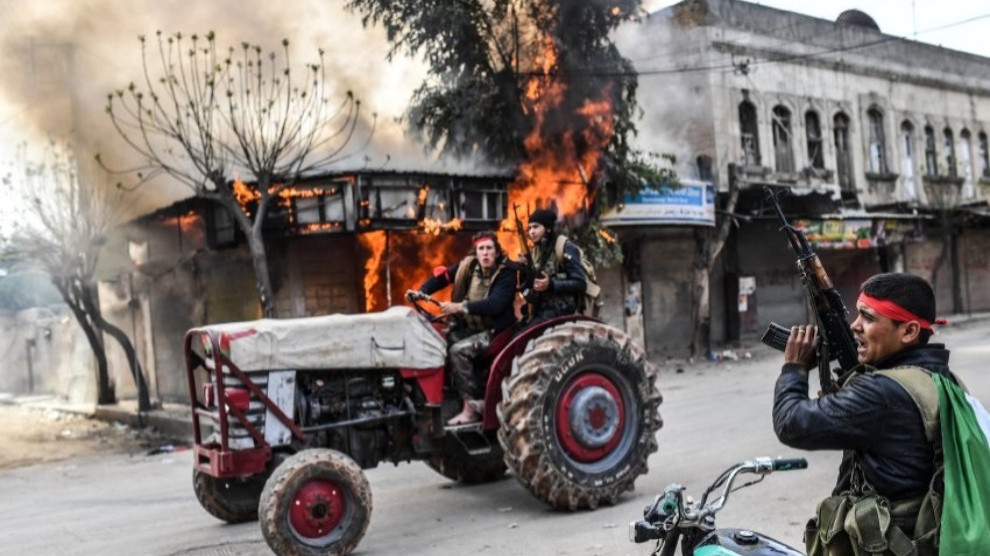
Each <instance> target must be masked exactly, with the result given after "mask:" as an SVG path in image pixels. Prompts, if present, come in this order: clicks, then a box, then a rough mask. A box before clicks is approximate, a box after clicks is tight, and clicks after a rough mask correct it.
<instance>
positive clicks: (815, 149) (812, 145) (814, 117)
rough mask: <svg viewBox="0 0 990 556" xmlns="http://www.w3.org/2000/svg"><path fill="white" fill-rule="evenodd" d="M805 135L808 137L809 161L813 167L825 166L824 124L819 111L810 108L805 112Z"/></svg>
mask: <svg viewBox="0 0 990 556" xmlns="http://www.w3.org/2000/svg"><path fill="white" fill-rule="evenodd" d="M804 129H805V135H807V137H808V162H809V163H810V164H811V167H812V168H825V154H824V153H823V152H822V124H821V121H819V119H818V112H815V111H814V110H808V111H807V112H805V114H804Z"/></svg>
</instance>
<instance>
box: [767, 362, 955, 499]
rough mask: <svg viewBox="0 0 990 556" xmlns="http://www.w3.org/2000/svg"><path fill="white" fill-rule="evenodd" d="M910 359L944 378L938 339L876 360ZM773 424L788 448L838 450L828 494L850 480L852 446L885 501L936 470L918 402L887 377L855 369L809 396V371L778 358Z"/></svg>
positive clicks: (919, 488)
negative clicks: (827, 390)
mask: <svg viewBox="0 0 990 556" xmlns="http://www.w3.org/2000/svg"><path fill="white" fill-rule="evenodd" d="M903 365H915V366H918V367H923V368H925V369H927V370H929V371H932V372H935V373H939V374H942V375H944V376H946V377H950V378H951V374H950V373H949V352H948V350H946V349H945V347H944V346H943V345H942V344H926V345H918V346H914V347H912V348H909V349H907V350H905V351H902V352H899V353H897V354H895V355H893V356H891V357H889V358H888V359H886V360H884V361H882V362H880V363H878V364H877V365H875V367H876V368H877V369H890V368H893V367H899V366H903ZM773 427H774V431H775V432H776V433H777V438H779V439H780V441H781V442H783V443H784V444H786V445H788V446H791V447H793V448H801V449H805V450H843V451H844V452H843V458H842V464H841V465H840V466H839V478H838V481H837V483H836V486H835V490H834V494H838V493H839V492H841V491H843V490H846V489H848V488H849V485H850V477H851V471H852V469H851V466H852V459H851V456H852V452H853V451H855V452H856V454H857V457H858V458H859V461H860V464H861V466H862V468H863V473H864V475H865V477H866V480H867V481H868V482H869V483H870V484H871V485H873V487H874V488H875V489H876V490H877V492H878V493H879V494H881V495H883V496H886V497H887V498H888V499H890V500H895V501H896V500H904V499H907V498H913V497H916V496H921V495H923V494H924V493H925V492H927V490H928V484H929V482H930V481H931V478H932V475H933V474H934V472H935V467H934V457H935V455H934V447H933V446H932V444H931V443H929V442H928V441H927V440H926V439H925V429H924V424H923V422H922V418H921V414H920V412H919V411H918V406H917V404H915V402H914V401H913V400H912V399H911V396H910V394H908V392H907V390H905V389H904V388H903V387H902V386H901V385H900V384H898V383H897V382H895V381H894V380H893V379H891V378H889V377H885V376H882V375H877V374H874V373H865V372H860V373H858V374H856V375H854V377H853V378H852V379H851V380H850V381H849V382H848V383H846V385H845V386H843V387H842V388H840V389H839V390H838V391H837V392H834V393H831V394H828V395H825V396H822V397H820V398H817V399H808V371H806V370H804V369H802V368H801V366H800V365H797V364H785V365H784V368H783V371H782V372H781V373H780V377H778V378H777V385H776V388H775V391H774V403H773Z"/></svg>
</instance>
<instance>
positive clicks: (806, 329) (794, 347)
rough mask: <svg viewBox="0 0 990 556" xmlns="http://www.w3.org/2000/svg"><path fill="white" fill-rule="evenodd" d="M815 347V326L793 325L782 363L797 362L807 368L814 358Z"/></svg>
mask: <svg viewBox="0 0 990 556" xmlns="http://www.w3.org/2000/svg"><path fill="white" fill-rule="evenodd" d="M817 347H818V327H817V326H815V325H813V324H809V325H806V326H793V327H791V335H790V336H789V337H788V338H787V347H785V348H784V363H798V364H800V365H801V366H802V367H803V368H805V369H807V368H809V367H811V365H812V363H813V362H814V360H815V356H816V350H817Z"/></svg>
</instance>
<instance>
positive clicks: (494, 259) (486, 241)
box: [406, 232, 516, 425]
mask: <svg viewBox="0 0 990 556" xmlns="http://www.w3.org/2000/svg"><path fill="white" fill-rule="evenodd" d="M473 241H474V247H473V248H472V250H471V254H469V255H468V256H467V257H465V258H464V259H463V260H461V261H460V262H459V263H457V264H455V265H454V266H452V267H449V268H445V267H438V268H437V269H435V270H434V272H433V276H432V277H431V278H430V279H428V280H427V281H426V282H424V283H423V285H422V286H420V288H419V291H420V292H422V293H425V294H428V295H429V294H432V293H434V292H437V291H440V290H442V289H443V288H445V287H447V286H449V285H453V290H452V291H451V294H450V302H447V303H442V304H441V306H440V310H441V312H442V313H443V314H444V315H451V316H453V317H454V322H453V325H452V327H451V329H450V330H449V331H448V336H447V341H448V345H449V346H450V347H449V355H450V373H451V384H452V385H453V386H454V388H455V389H457V391H458V392H459V394H460V396H461V399H462V400H463V405H462V408H461V412H460V413H458V414H457V415H455V416H454V417H453V418H452V419H450V420H449V421H448V422H447V424H448V425H463V424H467V423H472V422H475V421H478V420H479V419H480V418H481V415H480V413H479V409H480V404H479V403H478V400H481V399H483V398H484V393H485V383H486V380H487V374H488V369H477V368H476V365H475V362H476V360H477V359H478V358H479V357H481V356H482V355H484V353H485V351H487V350H488V346H489V345H490V344H491V341H492V338H494V337H495V335H497V334H498V333H499V332H501V331H503V330H505V329H506V328H508V327H510V326H512V325H513V324H515V321H516V317H515V312H514V311H513V307H512V301H513V298H514V297H515V292H516V273H515V272H514V271H513V270H512V269H510V268H507V267H506V262H507V261H506V259H505V256H504V255H503V254H502V249H501V247H500V246H499V244H498V238H497V237H496V236H495V233H494V232H480V233H478V234H475V236H474V238H473ZM406 295H407V296H408V295H409V293H407V294H406Z"/></svg>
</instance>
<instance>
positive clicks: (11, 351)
mask: <svg viewBox="0 0 990 556" xmlns="http://www.w3.org/2000/svg"><path fill="white" fill-rule="evenodd" d="M29 343H31V344H32V345H31V347H30V348H28V344H29ZM29 358H30V359H29ZM0 361H2V362H3V367H2V370H0V392H12V393H18V394H29V393H36V394H54V395H57V396H61V397H64V398H66V399H68V400H69V401H70V402H72V403H94V402H95V401H96V366H95V363H94V362H93V355H92V351H91V350H90V347H89V343H88V342H87V341H86V337H85V335H84V334H83V332H82V330H81V329H80V328H79V326H78V325H77V324H76V321H75V319H73V318H72V315H71V313H70V312H69V310H68V308H65V307H63V308H60V309H57V310H54V311H53V310H50V309H29V310H26V311H21V312H20V313H18V314H17V315H0ZM32 382H33V389H32V387H31V386H32V385H31V383H32Z"/></svg>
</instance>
